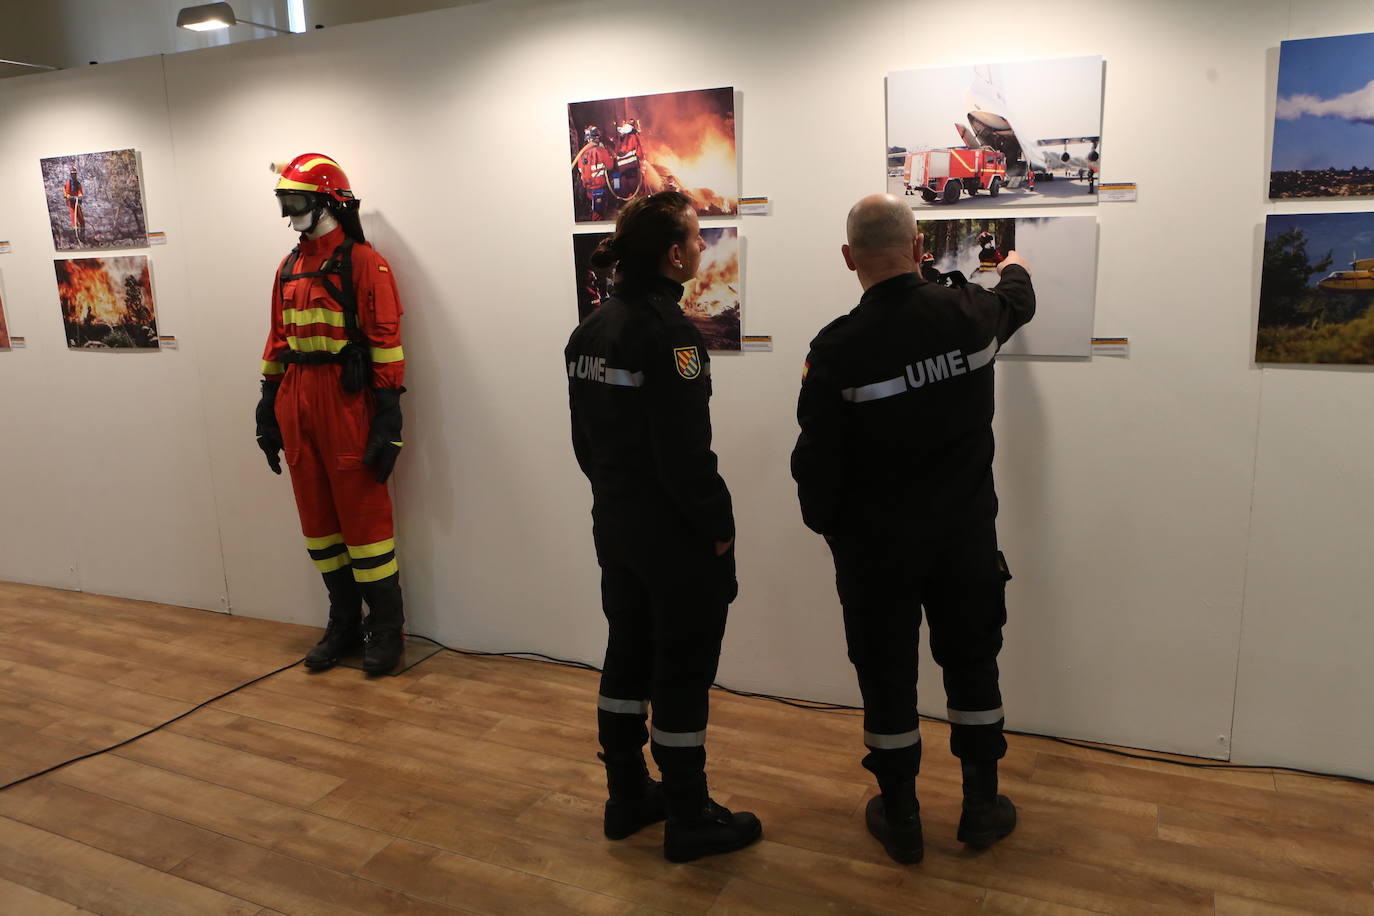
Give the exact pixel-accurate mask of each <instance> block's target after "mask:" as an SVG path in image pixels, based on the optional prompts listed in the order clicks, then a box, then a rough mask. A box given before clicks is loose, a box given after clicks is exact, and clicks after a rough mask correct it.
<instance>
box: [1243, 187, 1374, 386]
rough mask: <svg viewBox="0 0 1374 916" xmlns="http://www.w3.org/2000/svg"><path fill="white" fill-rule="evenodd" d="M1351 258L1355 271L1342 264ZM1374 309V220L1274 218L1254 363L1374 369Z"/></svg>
mask: <svg viewBox="0 0 1374 916" xmlns="http://www.w3.org/2000/svg"><path fill="white" fill-rule="evenodd" d="M1338 252H1339V253H1340V254H1338ZM1345 252H1350V260H1349V262H1344V263H1348V264H1349V266H1350V267H1349V269H1348V270H1343V269H1341V268H1340V266H1338V261H1337V258H1339V257H1340V256H1341V254H1344V253H1345ZM1361 253H1363V254H1365V255H1367V257H1363V258H1362V257H1360V254H1361ZM1371 306H1374V213H1295V214H1287V213H1278V214H1274V215H1271V216H1270V217H1269V218H1268V220H1267V221H1266V223H1265V228H1264V261H1263V272H1262V274H1261V277H1260V301H1259V319H1258V321H1259V327H1258V329H1257V331H1256V334H1255V362H1257V363H1343V364H1347V365H1374V309H1371Z"/></svg>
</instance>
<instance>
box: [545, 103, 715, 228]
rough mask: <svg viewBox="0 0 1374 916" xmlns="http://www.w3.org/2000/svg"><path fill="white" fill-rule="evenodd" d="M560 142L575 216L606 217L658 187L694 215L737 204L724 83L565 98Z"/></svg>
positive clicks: (612, 216)
mask: <svg viewBox="0 0 1374 916" xmlns="http://www.w3.org/2000/svg"><path fill="white" fill-rule="evenodd" d="M568 142H569V152H570V153H571V154H572V170H571V174H572V191H573V218H574V220H576V221H577V222H579V223H586V222H600V221H602V220H611V221H614V220H615V217H616V214H618V213H619V212H620V208H621V207H623V206H625V205H626V204H628V203H629V202H630V201H632V200H637V199H639V198H642V197H646V196H648V195H650V194H653V193H656V192H658V191H680V192H682V193H683V194H685V195H686V196H687V198H688V199H689V200H690V201H691V202H692V206H693V207H694V208H695V209H696V211H697V213H698V214H700V215H701V216H728V215H730V214H733V213H735V212H736V210H737V209H738V207H739V178H738V167H737V165H736V160H735V90H734V89H733V88H731V87H728V86H727V87H724V88H720V89H697V90H692V91H688V92H664V93H659V94H657V95H640V96H632V97H629V98H619V99H601V100H599V101H595V102H571V103H569V105H568Z"/></svg>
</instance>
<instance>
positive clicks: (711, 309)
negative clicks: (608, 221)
mask: <svg viewBox="0 0 1374 916" xmlns="http://www.w3.org/2000/svg"><path fill="white" fill-rule="evenodd" d="M608 235H610V233H609V232H583V233H578V234H576V235H574V236H573V265H574V272H575V276H576V282H577V320H578V321H582V320H585V319H586V317H587V316H588V315H590V314H591V313H592V312H593V311H594V310H595V309H596V308H597V307H598V306H599V305H601V303H602V301H604V300H605V299H607V298H609V296H610V295H611V276H610V275H609V274H608V273H605V272H598V271H596V270H594V269H592V266H591V255H592V252H593V251H595V250H596V246H597V244H598V243H599V242H600V241H601V240H602V239H604V238H605V237H606V236H608ZM701 237H702V239H703V240H704V241H705V242H706V250H705V251H703V252H702V253H701V266H700V268H699V269H698V270H697V277H696V279H695V280H693V281H691V282H690V283H687V284H686V285H685V289H684V291H683V294H682V313H683V314H684V315H686V316H687V317H688V318H690V319H691V320H692V323H693V324H695V325H696V326H697V330H699V331H700V332H701V336H702V338H703V339H704V340H705V341H706V349H708V350H717V351H719V350H738V349H739V348H740V333H741V331H740V329H741V326H742V322H741V320H740V315H741V308H742V300H741V295H740V291H741V286H740V244H739V230H738V229H735V228H725V227H720V228H706V229H702V230H701Z"/></svg>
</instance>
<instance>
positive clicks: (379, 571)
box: [353, 560, 397, 582]
mask: <svg viewBox="0 0 1374 916" xmlns="http://www.w3.org/2000/svg"><path fill="white" fill-rule="evenodd" d="M396 571H397V566H396V561H395V560H392V561H391V562H390V563H386V564H383V565H382V566H378V567H377V568H375V569H357V568H356V567H355V568H354V570H353V578H354V579H355V580H356V581H358V582H377V581H379V580H381V579H385V578H386V577H387V576H394V575H396Z"/></svg>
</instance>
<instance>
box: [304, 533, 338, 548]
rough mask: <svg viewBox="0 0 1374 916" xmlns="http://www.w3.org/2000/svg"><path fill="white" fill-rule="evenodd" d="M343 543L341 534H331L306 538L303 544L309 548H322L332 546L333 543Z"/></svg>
mask: <svg viewBox="0 0 1374 916" xmlns="http://www.w3.org/2000/svg"><path fill="white" fill-rule="evenodd" d="M342 543H343V534H342V533H339V534H331V535H327V536H325V537H322V538H306V539H305V546H306V547H307V548H309V549H310V550H324V549H325V548H326V547H333V546H334V545H335V544H342Z"/></svg>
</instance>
